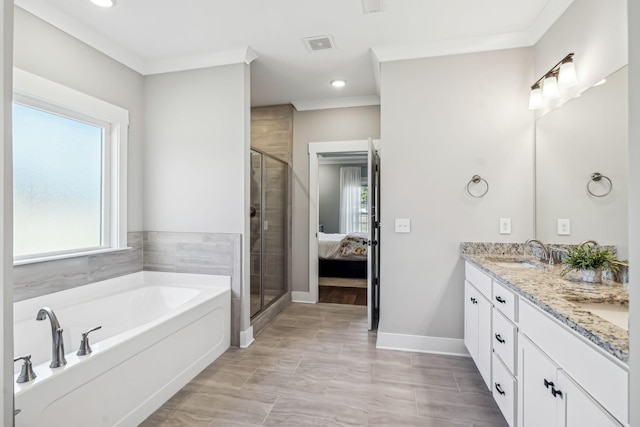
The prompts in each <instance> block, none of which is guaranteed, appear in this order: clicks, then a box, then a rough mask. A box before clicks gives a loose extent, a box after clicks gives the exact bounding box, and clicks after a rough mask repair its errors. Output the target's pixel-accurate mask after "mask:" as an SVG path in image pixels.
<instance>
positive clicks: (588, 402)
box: [558, 371, 622, 427]
mask: <svg viewBox="0 0 640 427" xmlns="http://www.w3.org/2000/svg"><path fill="white" fill-rule="evenodd" d="M558 388H559V389H560V390H561V391H562V393H563V400H564V405H563V408H562V412H564V416H562V417H561V418H562V419H563V420H564V424H562V426H563V427H589V426H593V427H621V426H622V424H620V423H618V422H617V421H616V420H615V419H614V418H613V417H612V416H611V415H609V413H608V412H607V411H605V410H604V409H603V408H602V406H600V405H599V404H598V403H597V402H596V401H595V400H594V399H593V398H592V397H591V396H589V394H587V392H586V391H584V389H583V388H582V387H580V386H579V385H578V384H576V383H575V382H574V381H573V380H572V379H571V378H569V377H568V376H567V374H566V373H564V372H563V371H560V372H559V373H558Z"/></svg>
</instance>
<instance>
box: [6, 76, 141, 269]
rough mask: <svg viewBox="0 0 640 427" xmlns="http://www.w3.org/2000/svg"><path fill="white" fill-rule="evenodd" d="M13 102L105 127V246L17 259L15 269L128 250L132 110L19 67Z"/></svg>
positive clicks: (103, 238) (103, 196) (103, 187)
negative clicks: (129, 147) (129, 146)
mask: <svg viewBox="0 0 640 427" xmlns="http://www.w3.org/2000/svg"><path fill="white" fill-rule="evenodd" d="M13 79H14V86H13V94H14V101H15V102H16V103H18V104H22V105H25V106H27V107H32V108H38V109H41V110H44V111H48V112H51V113H53V114H60V115H62V116H64V117H68V118H71V119H76V120H81V121H83V122H86V123H89V124H95V125H97V126H100V127H103V128H104V129H105V132H104V136H105V138H104V140H103V142H104V143H103V165H102V166H103V185H102V202H103V209H102V215H103V218H102V224H103V228H102V233H103V234H102V246H101V247H99V248H85V249H82V248H78V249H74V250H71V251H61V252H49V253H44V254H34V255H24V256H20V257H14V262H13V263H14V265H20V264H29V263H34V262H42V261H50V260H54V259H62V258H72V257H78V256H86V255H91V254H96V253H104V252H112V251H118V250H123V249H129V248H128V247H127V145H128V129H129V111H128V110H125V109H124V108H121V107H118V106H116V105H113V104H110V103H108V102H105V101H103V100H101V99H98V98H94V97H92V96H90V95H87V94H85V93H82V92H79V91H77V90H74V89H71V88H68V87H66V86H63V85H61V84H58V83H55V82H52V81H50V80H47V79H44V78H42V77H39V76H36V75H35V74H31V73H28V72H26V71H24V70H20V69H18V68H14V74H13Z"/></svg>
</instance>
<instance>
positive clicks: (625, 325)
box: [573, 302, 629, 331]
mask: <svg viewBox="0 0 640 427" xmlns="http://www.w3.org/2000/svg"><path fill="white" fill-rule="evenodd" d="M573 303H574V304H575V305H577V306H578V307H580V308H581V309H582V310H586V311H589V312H591V314H594V315H596V316H598V317H600V318H602V319H604V320H606V321H608V322H611V323H613V324H614V325H616V326H619V327H621V328H622V329H624V330H625V331H628V330H629V306H626V305H622V304H615V303H610V302H600V303H599V302H595V303H594V302H573Z"/></svg>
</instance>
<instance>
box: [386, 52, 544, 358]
mask: <svg viewBox="0 0 640 427" xmlns="http://www.w3.org/2000/svg"><path fill="white" fill-rule="evenodd" d="M381 74H382V79H381V101H382V145H381V163H382V167H381V190H382V195H381V223H382V227H381V248H380V254H381V255H380V256H381V279H380V281H381V285H380V286H381V309H380V319H381V321H380V329H379V332H381V333H386V334H405V335H416V336H420V337H432V338H433V337H435V339H431V338H424V340H423V342H424V343H425V347H429V346H431V345H433V346H432V348H430V349H431V350H436V351H447V348H448V344H449V343H450V341H449V340H447V339H449V338H453V339H456V340H455V341H454V342H453V343H452V347H451V351H455V350H453V348H455V349H457V350H460V349H462V348H463V347H462V345H461V341H460V340H458V339H461V338H462V336H463V317H464V316H463V286H464V265H463V262H462V260H461V258H460V248H459V245H460V242H461V241H489V242H523V241H525V240H526V239H527V238H530V237H531V236H532V232H533V113H532V112H530V111H529V110H528V95H529V86H530V84H531V80H532V78H533V52H532V49H531V48H524V49H512V50H503V51H494V52H486V53H475V54H468V55H457V56H448V57H439V58H429V59H419V60H411V61H398V62H387V63H383V64H382V72H381ZM474 174H479V175H481V176H482V177H483V178H486V179H487V181H488V182H489V184H490V190H489V192H488V194H487V195H486V196H485V197H483V198H481V199H474V198H471V197H469V196H468V195H467V194H466V193H465V186H466V185H467V182H468V181H469V180H470V179H471V177H472V176H473V175H474ZM395 218H410V219H411V233H409V234H396V233H395V232H394V219H395ZM499 218H511V221H512V234H511V235H508V236H502V235H500V234H498V224H499ZM379 337H380V335H379ZM438 338H444V340H439V339H438ZM379 342H380V341H379ZM423 349H424V350H429V348H423ZM462 351H463V350H462Z"/></svg>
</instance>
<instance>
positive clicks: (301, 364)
mask: <svg viewBox="0 0 640 427" xmlns="http://www.w3.org/2000/svg"><path fill="white" fill-rule="evenodd" d="M375 341H376V335H375V333H372V332H368V331H367V320H366V308H365V307H361V306H353V305H337V304H317V305H312V304H291V305H289V306H288V307H287V308H286V309H285V310H284V311H283V312H282V313H281V314H280V315H278V316H277V317H276V318H275V319H274V320H273V321H272V322H271V323H270V324H269V325H268V326H267V327H265V328H264V329H263V331H262V332H261V333H260V334H259V335H258V336H257V337H256V341H255V342H254V344H253V345H252V346H251V347H250V348H248V349H239V348H235V347H232V348H230V349H229V350H227V352H226V353H224V354H223V355H222V356H221V357H220V358H219V359H218V360H216V361H215V362H214V363H213V364H211V365H210V366H209V367H208V368H207V369H205V370H204V371H203V372H202V373H200V375H198V376H197V377H196V378H195V379H193V381H191V382H190V383H189V384H187V385H186V386H185V387H184V388H183V389H182V390H181V391H179V392H178V393H177V394H176V395H175V396H173V397H172V398H171V399H170V400H169V401H168V402H167V403H165V404H164V406H162V408H160V409H159V410H158V411H156V412H155V413H154V414H152V415H151V416H150V417H149V418H148V419H147V420H146V421H144V422H143V423H142V426H144V427H149V426H173V427H180V426H203V427H204V426H207V427H223V426H224V427H249V426H284V427H287V426H291V427H304V426H390V427H395V426H403V427H404V426H409V427H411V426H422V427H425V426H426V427H444V426H451V427H462V426H467V427H470V426H483V427H502V426H506V422H505V421H504V419H503V418H502V415H501V414H500V411H499V409H498V407H497V406H496V404H495V402H494V401H493V398H492V397H491V393H490V392H489V391H488V390H487V389H486V387H485V385H484V382H483V381H482V378H481V377H480V374H479V373H478V371H477V369H476V367H475V365H474V364H473V362H472V361H471V359H469V358H464V357H448V356H437V355H429V354H420V353H406V352H396V351H389V350H378V349H376V347H375Z"/></svg>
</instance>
